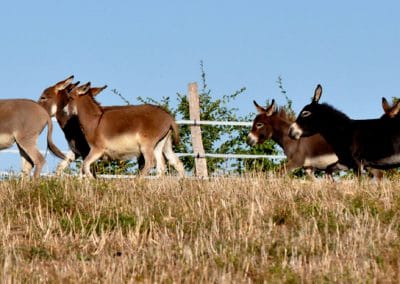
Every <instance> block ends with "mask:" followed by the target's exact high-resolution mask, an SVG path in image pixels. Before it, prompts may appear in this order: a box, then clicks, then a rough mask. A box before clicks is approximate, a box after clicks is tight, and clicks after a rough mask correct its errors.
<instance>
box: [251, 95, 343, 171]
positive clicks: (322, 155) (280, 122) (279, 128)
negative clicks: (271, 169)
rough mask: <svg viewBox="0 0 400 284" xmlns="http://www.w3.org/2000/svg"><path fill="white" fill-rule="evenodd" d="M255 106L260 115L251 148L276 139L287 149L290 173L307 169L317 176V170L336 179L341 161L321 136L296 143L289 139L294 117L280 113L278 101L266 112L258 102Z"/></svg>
mask: <svg viewBox="0 0 400 284" xmlns="http://www.w3.org/2000/svg"><path fill="white" fill-rule="evenodd" d="M254 105H255V106H256V109H257V112H258V115H257V116H256V118H255V119H254V122H253V126H252V129H251V132H250V133H249V135H248V137H247V143H248V144H249V145H251V146H254V145H256V144H261V143H263V142H264V141H265V140H267V139H272V140H273V141H275V142H276V143H277V144H278V145H279V146H280V147H281V148H282V149H283V151H284V153H285V155H286V157H287V160H288V161H287V164H286V170H287V171H293V170H294V169H296V168H299V167H303V168H304V170H305V171H306V173H307V175H308V176H310V177H314V175H313V172H314V169H319V170H325V171H326V173H327V174H328V175H329V177H330V178H332V171H333V170H334V168H335V167H336V163H337V161H338V158H337V156H336V155H335V153H334V152H333V149H332V147H331V146H330V145H329V144H328V143H327V142H326V141H325V139H323V138H322V136H321V135H319V134H317V135H314V136H311V137H307V138H302V139H300V140H293V139H291V138H289V136H288V133H289V127H290V125H291V124H292V123H293V121H294V118H291V117H290V116H289V115H288V114H287V113H286V111H285V109H284V108H280V109H278V110H277V109H276V106H275V101H274V100H272V103H271V105H270V106H268V107H267V108H266V109H265V108H263V107H261V106H259V105H258V104H257V103H256V102H255V101H254Z"/></svg>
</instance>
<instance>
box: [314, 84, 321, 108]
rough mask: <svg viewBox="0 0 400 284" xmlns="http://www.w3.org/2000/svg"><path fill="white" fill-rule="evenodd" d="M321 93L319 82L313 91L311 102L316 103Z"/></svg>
mask: <svg viewBox="0 0 400 284" xmlns="http://www.w3.org/2000/svg"><path fill="white" fill-rule="evenodd" d="M321 95H322V86H321V85H320V84H318V85H317V87H316V88H315V91H314V97H313V99H312V102H313V103H314V104H317V103H318V102H319V99H320V98H321Z"/></svg>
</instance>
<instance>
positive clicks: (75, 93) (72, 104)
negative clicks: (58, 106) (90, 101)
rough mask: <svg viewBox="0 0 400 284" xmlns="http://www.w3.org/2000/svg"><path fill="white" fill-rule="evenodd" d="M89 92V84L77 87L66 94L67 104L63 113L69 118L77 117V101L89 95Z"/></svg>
mask: <svg viewBox="0 0 400 284" xmlns="http://www.w3.org/2000/svg"><path fill="white" fill-rule="evenodd" d="M89 91H90V82H87V83H86V84H83V85H81V86H79V87H75V88H74V89H72V90H71V92H70V93H68V94H67V99H68V103H67V104H66V105H65V107H64V109H63V111H64V113H66V114H67V115H69V116H72V115H77V114H78V110H77V104H78V103H79V101H80V100H81V99H82V98H84V97H86V96H87V95H89Z"/></svg>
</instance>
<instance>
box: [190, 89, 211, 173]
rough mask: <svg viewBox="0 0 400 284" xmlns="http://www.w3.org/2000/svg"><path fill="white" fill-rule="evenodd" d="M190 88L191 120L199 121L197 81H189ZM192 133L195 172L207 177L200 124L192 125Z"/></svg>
mask: <svg viewBox="0 0 400 284" xmlns="http://www.w3.org/2000/svg"><path fill="white" fill-rule="evenodd" d="M188 89H189V90H188V101H189V116H190V120H194V121H199V120H200V101H199V94H198V91H197V83H189V86H188ZM190 133H191V135H192V145H193V152H194V154H195V157H194V164H195V174H196V176H197V177H207V176H208V173H207V160H206V157H205V151H204V146H203V140H202V136H201V128H200V125H193V126H190Z"/></svg>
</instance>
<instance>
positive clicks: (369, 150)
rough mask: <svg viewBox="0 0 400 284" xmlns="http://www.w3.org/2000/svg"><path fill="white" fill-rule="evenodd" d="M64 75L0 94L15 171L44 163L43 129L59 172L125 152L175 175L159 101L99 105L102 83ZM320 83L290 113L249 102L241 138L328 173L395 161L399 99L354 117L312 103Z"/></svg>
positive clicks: (292, 164) (169, 124) (399, 142)
mask: <svg viewBox="0 0 400 284" xmlns="http://www.w3.org/2000/svg"><path fill="white" fill-rule="evenodd" d="M73 80H74V77H73V76H70V77H68V78H66V79H64V80H62V81H60V82H58V83H56V84H54V85H52V86H50V87H48V88H46V89H45V90H44V91H43V93H42V95H41V96H40V98H39V101H38V102H35V101H33V100H29V99H3V100H0V117H1V118H2V120H1V121H2V123H0V149H5V148H9V147H11V146H12V145H13V144H14V143H15V144H16V145H17V147H18V149H19V152H20V155H21V159H22V173H23V174H25V175H30V174H31V171H32V169H33V168H34V173H33V177H34V178H37V177H39V175H40V172H41V169H42V167H43V165H44V163H45V159H44V157H43V155H42V154H41V153H40V151H39V150H38V148H37V139H38V136H39V135H40V133H41V132H42V131H43V129H44V128H45V127H46V125H47V127H48V130H47V145H48V148H49V150H50V151H51V152H52V153H53V154H54V155H56V156H57V157H59V158H60V159H62V161H61V162H60V163H59V165H58V166H57V169H56V174H57V175H61V174H62V173H63V171H64V169H65V168H66V167H68V165H69V164H70V163H71V162H72V161H74V160H75V159H78V158H82V160H83V162H82V166H81V169H80V172H81V175H85V176H88V177H94V176H95V173H93V172H92V171H91V165H92V164H93V163H94V162H95V161H97V160H98V159H109V160H126V159H131V158H132V157H137V158H138V162H139V168H140V173H141V174H142V175H147V174H148V173H149V171H150V170H151V169H152V168H154V167H155V169H156V173H157V175H162V174H163V173H164V172H165V167H166V164H165V160H168V163H169V164H170V165H171V166H172V167H174V169H175V170H176V171H177V172H178V175H179V176H181V177H183V176H184V175H185V170H184V167H183V164H182V162H181V161H180V160H179V158H178V156H177V155H176V154H175V153H174V151H173V144H176V143H178V141H179V131H178V126H177V124H176V122H175V119H174V117H173V116H171V114H170V113H168V112H167V111H165V110H164V109H163V108H161V107H158V106H155V105H151V104H143V105H125V106H101V105H100V104H99V103H98V102H97V101H96V99H95V97H96V96H97V95H98V94H99V93H100V92H101V91H103V90H104V89H105V88H106V87H107V86H103V87H92V86H91V84H90V82H89V83H86V84H80V83H79V82H73ZM321 95H322V87H321V86H320V85H318V86H317V88H316V89H315V93H314V97H313V99H312V102H311V103H310V104H308V105H306V106H305V107H304V108H303V109H302V111H301V112H300V114H299V115H298V117H297V119H294V118H293V117H292V116H291V115H290V114H288V113H287V112H286V111H285V109H284V108H277V107H276V105H275V102H274V100H272V103H271V104H270V105H269V106H267V107H266V108H264V107H261V106H259V105H258V104H257V103H256V102H254V104H255V106H256V109H257V112H258V114H257V116H256V117H255V119H254V122H253V126H252V129H251V131H250V133H249V135H248V137H247V142H248V144H249V145H251V146H253V145H256V144H260V143H263V142H264V141H265V140H267V139H273V140H274V141H275V142H276V143H278V144H279V145H280V146H281V147H282V149H283V150H284V153H285V155H286V156H287V163H286V165H285V169H286V170H287V171H292V170H294V169H295V168H298V167H303V168H304V169H305V170H306V172H307V174H309V175H310V176H313V171H314V170H315V169H319V170H324V171H325V172H326V173H327V175H328V176H329V177H332V173H333V172H334V171H336V170H343V169H351V170H353V171H354V173H355V174H356V175H358V176H359V175H361V174H362V173H363V172H364V170H365V169H367V170H368V171H369V172H370V173H372V174H373V175H374V176H375V177H377V178H380V177H382V175H383V170H386V169H390V168H396V167H399V166H400V114H399V111H400V102H397V103H396V104H394V105H393V106H391V105H390V104H389V103H388V102H387V100H386V99H385V98H382V106H383V109H384V114H383V115H382V117H380V118H377V119H365V120H354V119H351V118H349V117H348V116H347V115H345V114H344V113H342V112H340V111H338V110H337V109H335V108H334V107H332V106H330V105H328V104H319V99H320V97H321ZM53 116H54V117H55V118H56V119H57V122H58V124H59V125H60V127H61V129H62V131H63V132H64V136H65V138H66V140H67V142H68V145H69V151H68V152H67V153H66V154H64V153H63V152H62V151H60V150H59V149H58V148H57V146H56V145H54V143H53V141H52V130H53V126H52V120H51V117H53Z"/></svg>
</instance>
